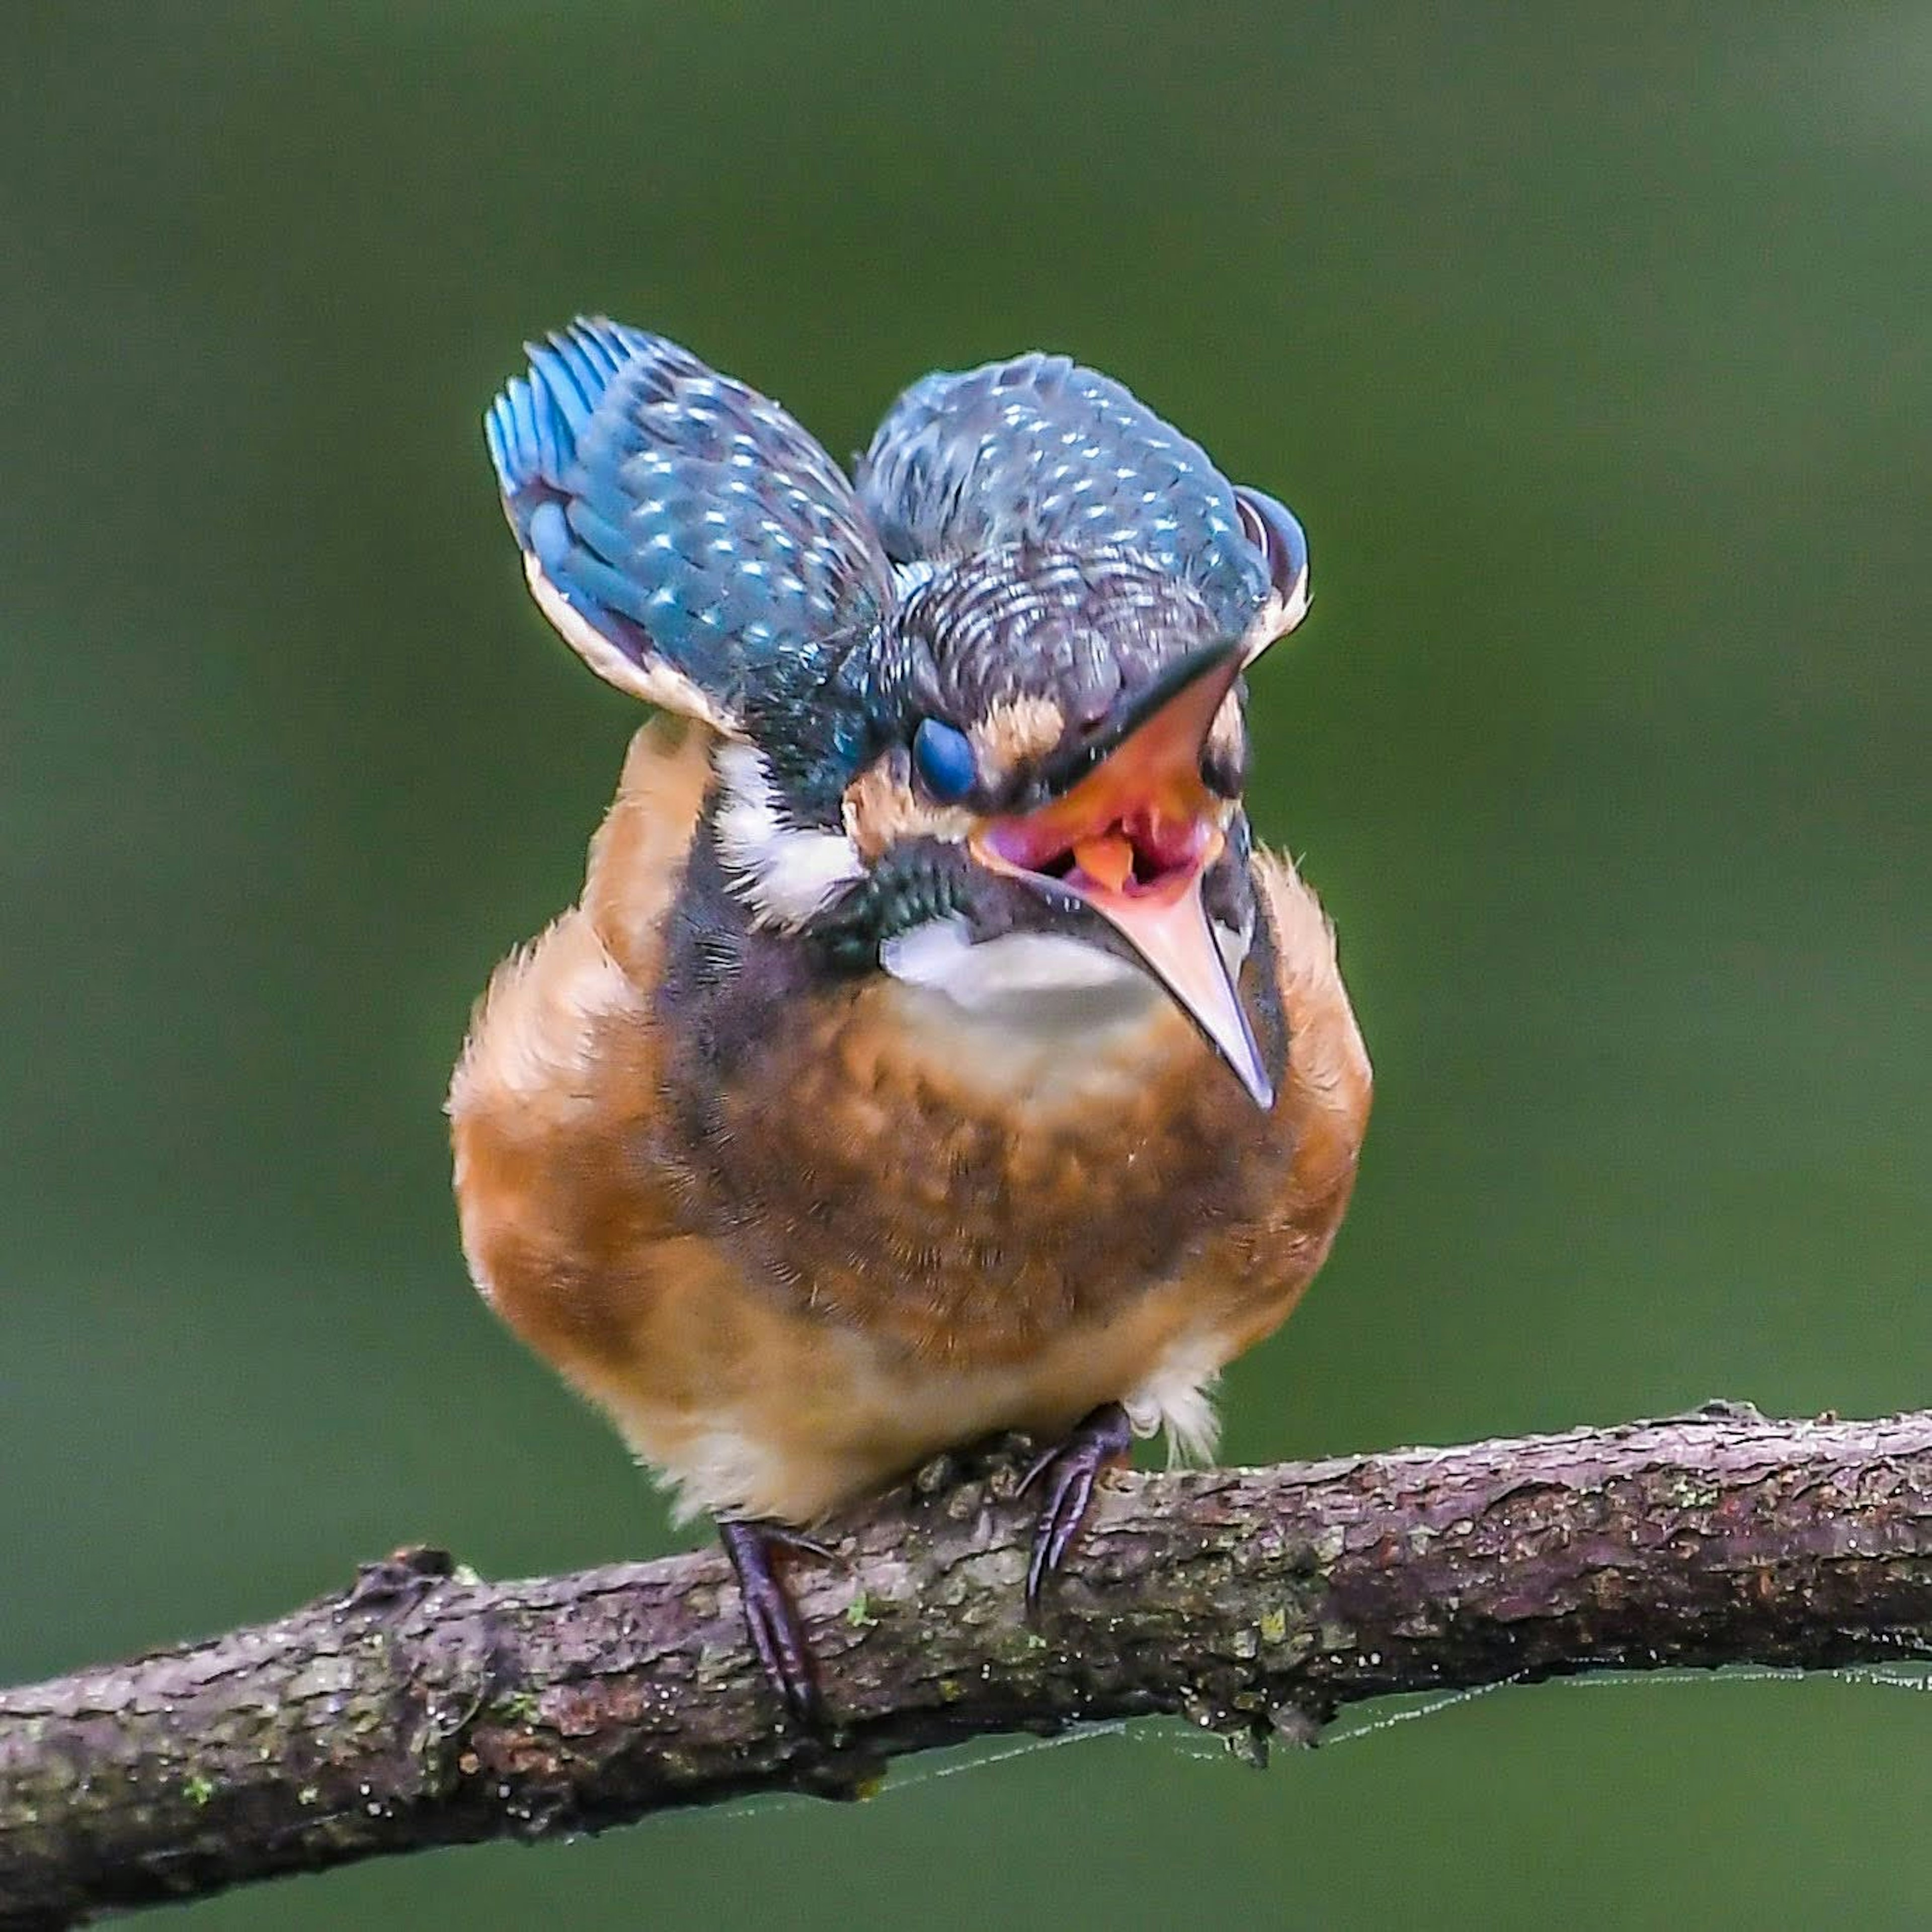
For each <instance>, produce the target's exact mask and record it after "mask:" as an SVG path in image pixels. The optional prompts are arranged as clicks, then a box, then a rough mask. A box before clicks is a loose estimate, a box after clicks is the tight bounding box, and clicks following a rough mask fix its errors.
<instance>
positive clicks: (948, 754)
mask: <svg viewBox="0 0 1932 1932" xmlns="http://www.w3.org/2000/svg"><path fill="white" fill-rule="evenodd" d="M912 761H913V764H914V765H915V766H917V767H918V769H919V782H920V783H921V784H923V785H924V786H925V787H926V790H928V791H929V792H930V793H932V796H934V797H935V798H936V799H938V801H939V802H940V803H941V805H957V804H958V803H959V801H960V800H961V799H962V798H964V797H965V796H966V794H967V793H968V792H970V791H971V790H972V789H973V787H974V785H975V784H977V782H978V781H979V777H980V772H979V767H978V766H977V765H975V764H974V762H973V741H972V740H971V739H970V738H968V736H967V735H966V734H965V732H964V731H962V730H959V729H958V728H957V727H956V726H954V725H951V724H941V722H940V721H939V720H938V718H923V719H922V720H921V721H920V723H919V729H918V730H916V731H915V732H914V733H913V734H912Z"/></svg>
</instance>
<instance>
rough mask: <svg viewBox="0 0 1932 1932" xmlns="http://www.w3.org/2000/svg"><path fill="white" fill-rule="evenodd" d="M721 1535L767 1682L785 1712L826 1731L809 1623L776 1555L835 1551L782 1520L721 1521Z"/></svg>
mask: <svg viewBox="0 0 1932 1932" xmlns="http://www.w3.org/2000/svg"><path fill="white" fill-rule="evenodd" d="M718 1541H719V1542H720V1543H721V1544H723V1545H724V1554H725V1555H726V1556H728V1557H729V1558H730V1559H731V1568H732V1569H733V1571H736V1574H737V1578H738V1594H739V1596H741V1597H742V1598H743V1599H744V1605H745V1634H746V1635H747V1636H748V1637H750V1639H751V1648H752V1649H753V1650H754V1651H755V1652H757V1658H758V1662H759V1663H760V1664H761V1665H762V1666H763V1668H764V1673H765V1677H766V1682H769V1684H770V1685H771V1687H772V1689H773V1690H774V1691H776V1692H777V1693H778V1700H779V1702H780V1703H782V1704H783V1705H784V1708H785V1715H787V1717H789V1718H790V1719H791V1720H792V1721H793V1723H794V1724H799V1725H800V1726H802V1727H803V1728H804V1729H805V1730H811V1731H821V1730H824V1728H825V1724H826V1718H825V1705H824V1701H823V1699H821V1698H820V1696H819V1694H818V1683H817V1679H816V1677H815V1676H814V1674H813V1672H812V1668H811V1650H810V1649H809V1648H808V1646H807V1645H806V1643H805V1630H804V1627H803V1626H802V1625H801V1624H800V1623H799V1620H798V1608H797V1606H796V1604H793V1601H792V1600H791V1594H790V1592H789V1591H787V1589H786V1588H785V1586H784V1583H783V1582H782V1581H781V1580H780V1578H779V1576H778V1572H777V1571H776V1570H775V1569H774V1568H773V1567H772V1556H773V1554H774V1553H775V1552H776V1551H778V1550H801V1551H802V1552H803V1553H805V1555H807V1556H822V1557H825V1558H827V1559H831V1558H832V1557H834V1556H835V1552H834V1551H832V1550H830V1549H829V1548H828V1547H826V1545H825V1544H822V1543H820V1542H817V1541H815V1540H814V1538H811V1537H809V1536H807V1535H804V1534H803V1533H802V1532H800V1531H798V1530H796V1529H788V1528H787V1527H786V1526H785V1525H784V1524H783V1523H769V1522H766V1521H763V1520H757V1519H752V1520H745V1519H734V1520H730V1521H722V1522H720V1523H719V1524H718Z"/></svg>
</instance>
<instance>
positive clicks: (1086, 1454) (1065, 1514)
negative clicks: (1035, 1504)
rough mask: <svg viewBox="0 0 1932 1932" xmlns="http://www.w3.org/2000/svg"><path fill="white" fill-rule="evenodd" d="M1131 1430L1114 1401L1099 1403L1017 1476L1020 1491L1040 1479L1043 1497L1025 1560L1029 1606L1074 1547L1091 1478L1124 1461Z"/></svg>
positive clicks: (1084, 1516)
mask: <svg viewBox="0 0 1932 1932" xmlns="http://www.w3.org/2000/svg"><path fill="white" fill-rule="evenodd" d="M1133 1444H1134V1432H1133V1428H1132V1427H1130V1424H1129V1423H1128V1421H1127V1411H1126V1410H1125V1409H1123V1408H1122V1407H1121V1405H1120V1404H1119V1403H1117V1402H1103V1403H1102V1404H1101V1405H1100V1407H1099V1408H1098V1409H1095V1410H1094V1411H1093V1412H1091V1414H1089V1415H1086V1416H1084V1417H1082V1419H1081V1420H1080V1421H1079V1422H1077V1423H1076V1424H1074V1427H1073V1434H1072V1435H1070V1436H1068V1437H1067V1440H1066V1441H1065V1442H1062V1443H1060V1444H1058V1445H1056V1446H1055V1448H1052V1449H1049V1450H1048V1451H1047V1452H1046V1454H1044V1455H1043V1456H1042V1457H1040V1459H1039V1460H1038V1461H1037V1462H1036V1463H1034V1466H1032V1468H1031V1469H1028V1472H1026V1474H1025V1475H1024V1476H1023V1477H1022V1478H1021V1479H1020V1487H1019V1493H1020V1494H1021V1495H1022V1496H1025V1494H1026V1493H1027V1491H1028V1490H1030V1489H1031V1488H1032V1487H1033V1486H1034V1484H1035V1482H1037V1481H1040V1480H1041V1479H1044V1480H1045V1482H1046V1497H1045V1500H1044V1501H1043V1502H1042V1504H1041V1505H1040V1525H1039V1527H1038V1528H1037V1529H1035V1530H1034V1534H1033V1560H1032V1562H1030V1563H1029V1564H1028V1565H1027V1580H1026V1600H1027V1607H1028V1609H1029V1610H1031V1609H1032V1608H1033V1607H1034V1606H1035V1605H1037V1604H1038V1603H1039V1601H1040V1591H1041V1590H1042V1589H1043V1588H1044V1587H1045V1585H1046V1580H1047V1579H1048V1578H1049V1577H1051V1576H1052V1575H1053V1574H1055V1572H1056V1571H1058V1569H1059V1568H1060V1566H1061V1563H1062V1562H1064V1560H1065V1559H1066V1556H1067V1551H1068V1550H1070V1549H1071V1548H1072V1547H1073V1539H1074V1538H1076V1536H1078V1535H1079V1534H1080V1526H1081V1525H1082V1523H1085V1521H1086V1520H1087V1512H1088V1509H1089V1508H1090V1507H1091V1505H1092V1503H1093V1501H1094V1478H1096V1477H1097V1476H1098V1475H1100V1472H1101V1471H1102V1470H1103V1469H1107V1468H1109V1466H1112V1465H1113V1464H1115V1463H1122V1462H1124V1461H1125V1460H1127V1456H1128V1454H1129V1453H1130V1451H1131V1450H1132V1449H1133Z"/></svg>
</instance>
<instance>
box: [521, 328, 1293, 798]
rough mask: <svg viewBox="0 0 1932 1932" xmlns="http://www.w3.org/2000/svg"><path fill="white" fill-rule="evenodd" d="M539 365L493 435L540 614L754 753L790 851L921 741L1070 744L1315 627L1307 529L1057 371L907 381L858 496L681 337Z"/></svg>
mask: <svg viewBox="0 0 1932 1932" xmlns="http://www.w3.org/2000/svg"><path fill="white" fill-rule="evenodd" d="M528 353H529V369H528V371H527V372H526V374H523V375H522V376H520V377H516V378H514V380H511V382H510V383H508V385H507V386H505V389H504V390H503V392H502V395H500V396H499V397H498V398H497V399H496V401H495V403H494V404H493V405H492V406H491V407H490V410H489V412H488V413H487V416H486V418H485V423H484V428H485V433H486V435H487V440H488V443H489V448H490V457H491V459H492V460H493V463H495V466H496V474H497V478H498V481H499V484H500V486H501V487H502V493H503V502H504V508H505V511H506V513H507V514H508V517H509V520H510V522H511V526H512V527H513V529H514V530H515V532H516V535H517V541H518V542H519V543H520V544H521V546H522V547H523V551H524V553H525V556H526V565H527V567H528V568H529V572H530V575H531V582H532V589H533V590H534V591H535V593H536V595H537V598H538V601H539V603H541V604H542V605H543V606H544V610H545V612H546V614H547V615H548V616H550V619H551V621H552V622H553V623H555V624H556V626H557V628H558V629H559V631H561V632H562V634H563V635H564V636H565V638H566V639H568V641H569V642H570V643H571V644H572V646H574V648H575V649H577V650H578V651H579V652H580V653H581V654H582V655H583V656H584V657H585V658H586V659H587V660H588V661H589V662H590V663H591V664H592V667H593V668H594V669H595V670H597V671H598V673H600V674H601V676H604V677H607V678H609V679H611V680H612V681H613V682H616V683H617V684H619V685H622V686H623V687H624V688H627V689H629V690H631V691H633V692H634V694H637V695H638V696H640V697H645V698H646V699H647V700H650V701H651V702H653V703H658V704H662V705H666V706H670V708H672V709H676V710H679V711H683V712H688V713H691V714H693V715H697V716H698V717H700V718H703V720H704V721H706V722H707V723H709V724H711V725H712V726H713V727H715V728H717V729H719V730H723V731H724V732H726V733H727V734H729V735H731V736H739V737H746V738H749V739H751V740H752V741H753V742H755V743H757V744H758V745H760V748H761V749H762V750H763V752H764V753H765V755H766V758H767V760H769V763H770V765H771V766H772V769H773V771H774V772H775V775H777V776H778V778H779V779H780V781H781V784H782V787H783V789H784V793H785V802H786V805H787V809H788V812H789V814H790V819H791V820H792V822H793V823H817V824H827V825H835V824H836V823H838V821H839V817H840V814H841V811H842V802H841V801H842V798H843V794H844V788H845V787H846V786H847V784H848V783H849V782H850V780H851V779H852V778H853V775H855V774H856V772H857V771H858V769H859V768H860V766H862V764H863V763H865V761H866V760H868V759H870V758H871V757H874V756H875V755H876V754H877V752H878V751H879V750H880V748H881V747H883V746H884V745H889V744H892V743H895V742H906V741H908V740H909V739H910V736H911V734H912V733H913V732H914V731H915V730H916V728H917V727H918V725H919V722H920V721H921V719H922V718H927V717H937V718H940V719H941V720H943V721H944V720H950V721H953V723H954V724H956V725H958V724H964V723H965V722H966V721H969V720H970V719H971V718H974V717H977V716H980V715H984V713H985V712H986V709H987V708H988V706H989V705H991V704H993V703H997V702H999V701H1001V700H1018V699H1021V698H1024V697H1028V696H1030V695H1034V694H1046V695H1050V696H1051V697H1052V698H1053V699H1054V700H1055V702H1056V703H1058V704H1059V705H1060V706H1061V709H1062V710H1063V712H1064V715H1066V717H1067V719H1068V721H1069V723H1070V727H1076V728H1078V727H1082V725H1083V724H1084V723H1085V722H1087V721H1091V720H1092V719H1094V718H1097V717H1098V716H1100V715H1101V714H1102V713H1103V712H1104V711H1105V710H1106V708H1107V707H1108V706H1110V705H1111V704H1112V703H1115V701H1116V700H1118V699H1121V698H1122V697H1125V696H1128V695H1130V694H1132V693H1133V691H1135V690H1136V689H1139V688H1145V686H1146V685H1148V684H1149V683H1150V682H1151V681H1153V680H1154V679H1156V678H1157V676H1159V675H1160V673H1161V671H1162V670H1163V667H1164V665H1165V664H1166V662H1167V661H1169V659H1170V658H1173V657H1174V656H1175V655H1177V654H1184V653H1185V652H1186V650H1187V649H1191V648H1194V647H1196V646H1199V645H1200V644H1202V643H1205V642H1208V641H1209V640H1211V639H1212V638H1214V637H1228V638H1233V637H1244V638H1250V639H1251V640H1253V639H1254V638H1255V637H1259V641H1261V642H1265V641H1266V638H1267V637H1268V636H1271V635H1273V634H1277V632H1278V631H1281V630H1285V629H1288V628H1292V626H1293V625H1294V623H1295V622H1298V620H1299V618H1300V616H1301V611H1302V610H1303V609H1304V608H1305V607H1306V601H1307V583H1306V579H1307V546H1306V544H1305V543H1304V541H1303V538H1302V535H1301V526H1299V525H1298V523H1296V522H1295V519H1294V517H1292V515H1291V514H1289V512H1288V511H1286V509H1285V508H1283V507H1282V505H1280V504H1279V503H1277V502H1274V500H1273V499H1271V498H1269V497H1266V496H1262V495H1261V494H1260V493H1259V492H1256V491H1254V490H1250V489H1248V488H1247V487H1245V486H1237V485H1235V484H1231V483H1229V481H1228V480H1227V478H1225V477H1224V476H1223V475H1222V474H1221V473H1220V471H1219V470H1218V469H1216V468H1215V466H1214V463H1212V462H1211V460H1209V458H1208V456H1207V455H1206V454H1205V452H1203V451H1202V449H1201V448H1200V447H1199V445H1197V444H1196V443H1193V442H1192V441H1190V440H1189V439H1188V438H1187V437H1184V436H1183V435H1182V434H1181V432H1180V431H1178V430H1176V429H1175V428H1173V427H1172V425H1169V424H1168V423H1166V422H1163V420H1162V419H1160V417H1158V416H1156V415H1155V414H1154V413H1153V412H1152V411H1151V410H1149V409H1148V408H1147V407H1145V405H1143V404H1141V403H1140V402H1139V401H1136V399H1135V398H1134V397H1133V395H1130V393H1129V392H1128V391H1127V390H1126V389H1124V388H1123V387H1122V386H1121V385H1120V384H1119V383H1116V382H1114V381H1112V380H1111V379H1110V378H1109V377H1105V376H1103V375H1100V374H1097V373H1096V372H1095V371H1092V370H1090V369H1085V368H1080V367H1079V366H1078V365H1076V364H1074V363H1073V362H1070V361H1069V360H1068V359H1067V358H1066V357H1064V356H1043V355H1039V354H1032V355H1026V356H1019V357H1017V358H1016V359H1012V360H1010V361H1007V362H998V363H989V364H988V365H986V366H985V367H983V368H979V369H976V370H971V371H966V372H965V373H963V374H938V375H932V376H928V377H925V378H924V379H923V380H921V381H919V382H918V383H915V384H913V386H912V387H911V388H910V389H907V391H906V392H904V394H903V395H901V397H900V398H899V399H898V401H897V402H895V404H893V406H892V408H891V409H890V410H889V411H888V412H887V414H886V419H885V420H884V422H883V423H882V424H881V425H880V428H879V430H878V432H877V434H876V435H875V436H874V438H873V440H872V443H871V448H870V449H868V452H866V454H865V456H864V457H863V458H862V459H861V460H860V463H859V469H858V472H857V478H856V484H854V483H853V482H850V481H847V478H846V477H845V475H844V473H843V472H841V470H840V469H839V468H838V465H837V464H835V463H834V462H833V461H832V459H831V458H830V457H829V456H828V455H826V452H825V451H824V450H823V449H822V448H821V447H820V446H819V445H818V444H817V443H816V442H814V440H812V438H811V437H810V436H808V434H806V433H805V431H804V430H803V429H802V428H800V427H799V425H798V424H797V423H796V422H794V421H793V419H792V418H791V417H790V416H788V415H787V413H785V412H784V410H782V409H781V408H779V407H778V405H777V404H775V403H772V402H770V401H767V400H766V398H764V397H763V396H761V395H759V394H757V392H756V391H754V390H752V389H748V388H747V387H745V386H744V385H743V384H742V383H737V382H736V381H734V380H732V379H731V378H730V377H725V376H721V375H720V374H718V373H717V372H716V371H714V370H712V369H711V368H709V367H708V366H707V365H705V364H704V363H703V362H700V361H699V360H698V359H697V357H696V356H693V355H691V353H689V351H688V350H684V349H682V348H680V347H678V346H677V345H676V344H675V343H672V342H670V341H666V340H665V339H664V338H663V337H661V336H658V335H651V334H649V333H647V332H645V331H643V330H642V329H631V328H628V327H625V326H623V325H622V324H620V323H613V322H611V321H609V320H604V319H602V318H597V317H592V318H580V319H579V320H577V322H575V323H573V324H572V325H571V326H570V327H569V328H568V329H564V330H562V331H559V332H555V333H553V334H552V335H550V336H548V337H547V338H545V339H544V341H541V342H537V343H532V344H529V345H528ZM1271 616H1272V618H1274V619H1278V620H1279V621H1278V622H1269V621H1268V619H1270V617H1271ZM1256 647H1257V648H1258V647H1259V646H1258V644H1257V645H1256ZM953 776H957V777H958V778H959V782H961V783H965V782H968V780H969V778H970V775H965V774H959V775H953V774H949V778H951V777H953Z"/></svg>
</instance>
